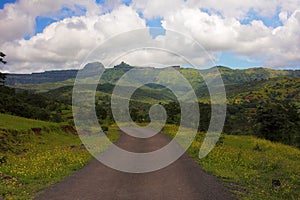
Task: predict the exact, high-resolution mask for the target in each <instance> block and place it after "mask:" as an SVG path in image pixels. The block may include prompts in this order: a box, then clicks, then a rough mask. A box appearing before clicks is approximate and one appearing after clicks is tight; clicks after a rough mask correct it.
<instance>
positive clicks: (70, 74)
mask: <svg viewBox="0 0 300 200" xmlns="http://www.w3.org/2000/svg"><path fill="white" fill-rule="evenodd" d="M77 72H78V70H60V71H46V72H42V73H32V74H7V79H6V85H8V86H18V85H27V84H41V83H53V82H60V81H65V80H67V79H72V78H75V77H76V74H77Z"/></svg>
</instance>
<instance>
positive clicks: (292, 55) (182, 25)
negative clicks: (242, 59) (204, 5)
mask: <svg viewBox="0 0 300 200" xmlns="http://www.w3.org/2000/svg"><path fill="white" fill-rule="evenodd" d="M280 15H281V18H283V14H282V13H281V14H280ZM299 16H300V12H297V11H296V12H294V14H292V15H291V16H290V17H289V18H287V15H285V16H284V17H285V20H283V25H282V26H280V27H277V28H275V29H274V28H272V27H267V26H266V25H265V24H264V23H263V22H262V21H260V20H254V21H252V22H251V23H250V24H241V23H240V21H239V20H237V19H235V18H223V17H221V16H219V15H217V14H211V15H210V14H208V13H206V12H202V11H200V10H199V9H191V8H186V9H182V10H180V11H178V12H175V13H173V14H171V15H169V16H167V17H165V18H164V20H163V22H162V25H163V27H164V28H166V29H172V30H180V31H182V32H184V33H186V34H188V35H191V36H192V37H194V38H195V39H196V40H197V41H199V42H200V43H201V44H202V45H203V46H204V48H205V49H207V50H208V51H215V52H218V51H233V52H236V53H237V54H241V55H247V56H249V57H250V58H256V59H259V60H261V61H263V62H264V64H265V65H266V66H267V67H287V66H290V65H292V66H293V65H294V66H295V65H300V57H299V53H300V51H299V46H300V37H299V34H298V33H299V22H300V20H299V19H300V17H299Z"/></svg>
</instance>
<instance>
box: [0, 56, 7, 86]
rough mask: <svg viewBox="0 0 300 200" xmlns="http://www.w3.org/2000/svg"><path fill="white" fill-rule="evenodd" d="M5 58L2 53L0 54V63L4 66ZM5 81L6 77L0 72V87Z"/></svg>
mask: <svg viewBox="0 0 300 200" xmlns="http://www.w3.org/2000/svg"><path fill="white" fill-rule="evenodd" d="M5 56H6V55H5V54H4V53H3V52H0V62H1V63H3V64H6V63H7V62H6V61H5V60H4V57H5ZM5 79H6V75H5V74H3V73H2V72H0V83H1V84H2V85H4V83H5Z"/></svg>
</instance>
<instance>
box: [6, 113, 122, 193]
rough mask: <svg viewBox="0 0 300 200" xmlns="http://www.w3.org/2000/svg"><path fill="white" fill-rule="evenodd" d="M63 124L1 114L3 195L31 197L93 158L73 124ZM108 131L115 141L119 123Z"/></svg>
mask: <svg viewBox="0 0 300 200" xmlns="http://www.w3.org/2000/svg"><path fill="white" fill-rule="evenodd" d="M64 126H65V124H64V125H63V124H57V123H48V122H43V121H38V120H31V119H26V118H21V117H16V116H11V115H6V114H0V142H1V143H0V161H1V162H0V198H1V197H3V198H5V199H32V198H34V196H35V195H36V194H37V193H39V192H40V191H42V190H43V189H45V188H47V187H49V186H50V185H52V184H54V183H56V182H59V181H60V180H62V179H63V178H64V177H66V176H68V175H70V174H71V173H73V172H74V171H76V170H77V169H79V168H82V167H83V166H84V165H85V164H86V163H88V162H89V161H90V160H91V159H92V156H91V155H90V153H89V152H88V151H87V150H86V149H85V148H84V146H83V145H82V142H81V140H80V139H79V137H78V135H77V134H76V133H75V132H74V131H72V127H70V126H69V127H68V128H71V131H70V129H69V131H66V129H64V128H63V127H64ZM32 128H40V132H34V131H32ZM106 135H107V136H108V138H109V139H110V140H111V141H112V142H114V141H116V140H117V139H118V138H119V136H120V134H119V132H118V127H117V126H116V125H110V126H109V130H108V131H106Z"/></svg>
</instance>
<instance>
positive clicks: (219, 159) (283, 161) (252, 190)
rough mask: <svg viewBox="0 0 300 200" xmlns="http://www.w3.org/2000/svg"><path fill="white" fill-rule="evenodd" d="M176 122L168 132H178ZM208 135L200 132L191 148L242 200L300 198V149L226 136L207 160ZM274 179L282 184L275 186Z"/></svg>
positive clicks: (203, 163) (173, 133) (250, 137)
mask: <svg viewBox="0 0 300 200" xmlns="http://www.w3.org/2000/svg"><path fill="white" fill-rule="evenodd" d="M176 131H177V127H176V126H175V125H166V126H165V128H164V133H166V134H168V135H170V136H171V137H172V136H174V135H175V134H176ZM203 138H204V135H203V134H201V133H199V134H198V135H197V136H196V139H195V141H194V142H193V143H192V145H191V147H190V148H189V149H188V153H189V155H190V156H192V157H193V158H194V159H195V160H196V161H197V162H198V163H199V164H200V165H201V166H202V168H203V169H204V170H206V171H207V172H209V173H211V174H213V175H215V176H217V177H219V178H221V179H222V180H223V181H224V182H225V184H226V185H227V186H228V187H229V188H230V189H231V190H232V191H233V192H234V193H236V195H237V197H238V198H239V199H245V200H246V199H247V200H250V199H251V200H257V199H261V200H264V199H268V200H272V199H274V200H275V199H278V200H279V199H286V200H292V199H300V174H299V172H300V151H299V149H296V148H294V147H290V146H287V145H283V144H279V143H272V142H270V141H267V140H262V139H257V138H255V137H252V136H233V135H223V136H222V137H221V140H220V141H219V143H218V145H217V146H216V147H215V148H214V149H213V150H212V152H210V154H209V155H208V156H207V157H205V158H204V159H201V160H200V159H199V158H198V153H199V149H200V146H201V142H202V140H203ZM272 179H280V181H281V187H280V188H279V189H274V188H272Z"/></svg>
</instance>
